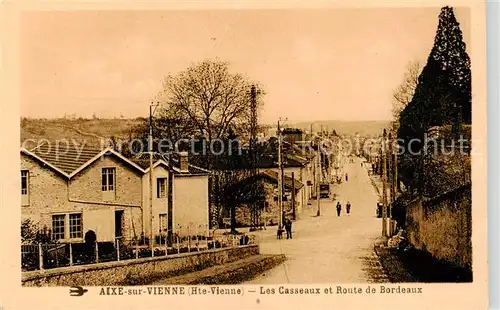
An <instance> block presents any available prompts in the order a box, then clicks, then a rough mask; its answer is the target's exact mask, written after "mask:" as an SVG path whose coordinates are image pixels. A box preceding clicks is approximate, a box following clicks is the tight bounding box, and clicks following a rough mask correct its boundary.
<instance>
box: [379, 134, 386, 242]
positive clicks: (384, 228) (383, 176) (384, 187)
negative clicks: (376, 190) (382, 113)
mask: <svg viewBox="0 0 500 310" xmlns="http://www.w3.org/2000/svg"><path fill="white" fill-rule="evenodd" d="M386 138H387V131H386V130H385V129H384V135H383V137H382V150H381V152H380V153H381V156H382V158H381V160H382V237H383V238H387V184H386V182H387V180H386V179H387V172H386V168H387V167H386V164H387V163H386V149H385V139H386Z"/></svg>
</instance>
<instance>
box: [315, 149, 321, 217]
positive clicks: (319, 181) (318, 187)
mask: <svg viewBox="0 0 500 310" xmlns="http://www.w3.org/2000/svg"><path fill="white" fill-rule="evenodd" d="M318 168H319V169H318V172H319V176H318V182H317V193H316V198H317V199H318V211H317V212H316V216H321V203H320V200H321V199H320V198H321V196H320V192H321V151H320V145H319V144H318Z"/></svg>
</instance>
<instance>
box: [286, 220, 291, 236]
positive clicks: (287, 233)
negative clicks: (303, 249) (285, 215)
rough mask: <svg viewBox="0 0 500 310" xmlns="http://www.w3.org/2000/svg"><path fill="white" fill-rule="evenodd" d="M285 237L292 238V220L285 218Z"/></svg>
mask: <svg viewBox="0 0 500 310" xmlns="http://www.w3.org/2000/svg"><path fill="white" fill-rule="evenodd" d="M285 229H286V238H287V239H292V221H291V220H288V219H287V220H286V226H285Z"/></svg>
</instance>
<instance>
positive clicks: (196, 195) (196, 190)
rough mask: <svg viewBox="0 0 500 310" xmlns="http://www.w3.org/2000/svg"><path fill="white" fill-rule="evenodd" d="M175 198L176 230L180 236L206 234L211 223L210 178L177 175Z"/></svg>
mask: <svg viewBox="0 0 500 310" xmlns="http://www.w3.org/2000/svg"><path fill="white" fill-rule="evenodd" d="M173 196H174V197H173V200H174V207H173V213H174V214H173V225H174V230H175V231H176V232H177V233H178V234H180V235H188V234H191V235H195V234H196V232H198V234H202V233H204V232H205V231H206V229H207V227H208V221H209V215H208V213H209V199H208V176H177V175H176V176H175V177H174V192H173ZM188 227H189V228H188Z"/></svg>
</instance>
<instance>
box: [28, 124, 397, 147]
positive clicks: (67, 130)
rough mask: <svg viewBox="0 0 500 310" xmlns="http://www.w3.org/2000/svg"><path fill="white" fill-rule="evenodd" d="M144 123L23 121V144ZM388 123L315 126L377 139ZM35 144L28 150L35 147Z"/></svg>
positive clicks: (104, 135)
mask: <svg viewBox="0 0 500 310" xmlns="http://www.w3.org/2000/svg"><path fill="white" fill-rule="evenodd" d="M143 121H144V119H142V118H135V119H118V118H117V119H81V118H80V119H63V118H60V119H27V118H24V119H22V120H21V143H22V142H23V141H26V140H28V139H33V140H35V141H40V140H42V139H47V140H50V141H55V140H62V139H67V140H69V141H72V140H75V141H78V142H80V143H81V142H85V143H86V144H95V145H100V143H101V141H102V140H104V139H108V138H110V137H113V136H114V137H116V138H117V139H128V138H129V137H130V135H131V131H132V129H133V128H134V127H135V126H137V125H139V124H141V122H143ZM388 123H389V122H388V121H357V122H349V121H319V122H314V123H313V131H319V130H320V126H321V125H323V130H328V131H332V130H334V129H335V131H336V132H337V133H338V134H341V135H354V134H355V133H359V135H361V136H378V135H380V133H381V132H382V130H383V128H384V127H385V126H387V124H388ZM310 124H311V122H301V123H296V124H288V126H290V127H295V128H301V129H304V130H306V131H309V129H310ZM32 145H33V143H30V144H29V145H26V146H25V147H28V148H29V147H30V146H32ZM33 146H34V145H33Z"/></svg>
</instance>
